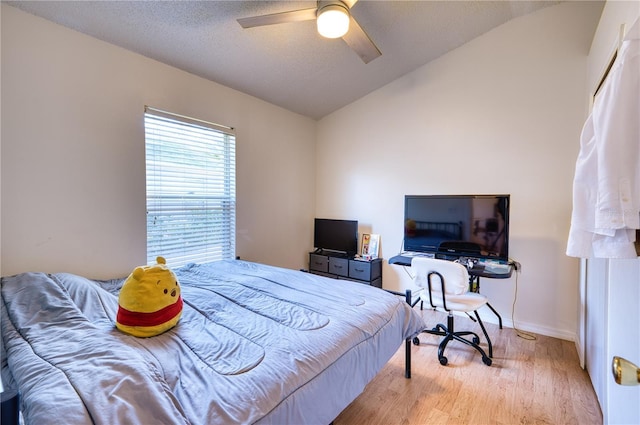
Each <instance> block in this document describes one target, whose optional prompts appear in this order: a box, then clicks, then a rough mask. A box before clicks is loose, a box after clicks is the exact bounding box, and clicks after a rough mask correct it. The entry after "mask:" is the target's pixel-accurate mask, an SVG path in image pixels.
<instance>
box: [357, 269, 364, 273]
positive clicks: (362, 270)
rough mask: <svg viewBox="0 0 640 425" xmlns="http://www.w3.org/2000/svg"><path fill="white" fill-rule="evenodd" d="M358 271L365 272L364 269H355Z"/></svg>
mask: <svg viewBox="0 0 640 425" xmlns="http://www.w3.org/2000/svg"><path fill="white" fill-rule="evenodd" d="M355 271H357V272H358V273H364V269H355Z"/></svg>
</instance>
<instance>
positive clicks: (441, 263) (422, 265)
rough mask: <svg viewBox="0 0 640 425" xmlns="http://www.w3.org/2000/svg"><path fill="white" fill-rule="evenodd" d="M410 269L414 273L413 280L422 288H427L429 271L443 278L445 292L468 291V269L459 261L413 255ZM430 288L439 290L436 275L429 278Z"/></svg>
mask: <svg viewBox="0 0 640 425" xmlns="http://www.w3.org/2000/svg"><path fill="white" fill-rule="evenodd" d="M411 271H412V273H413V275H414V278H413V281H414V282H415V284H416V285H417V286H420V287H422V288H427V289H428V288H429V281H428V276H429V273H432V272H437V273H439V274H440V275H441V276H442V277H443V278H444V286H445V293H447V294H454V295H460V294H464V293H466V292H469V271H468V270H467V268H466V267H465V266H463V265H462V264H460V263H454V262H453V261H447V260H438V259H435V258H426V257H413V259H412V260H411ZM431 290H432V291H437V292H441V285H440V279H438V278H437V277H435V278H432V280H431Z"/></svg>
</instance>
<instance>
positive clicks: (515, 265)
mask: <svg viewBox="0 0 640 425" xmlns="http://www.w3.org/2000/svg"><path fill="white" fill-rule="evenodd" d="M510 262H511V264H512V265H513V268H514V269H515V271H516V290H515V294H514V295H513V304H512V305H511V323H512V324H513V330H515V331H516V335H517V336H519V337H520V338H522V339H526V340H529V341H535V340H536V339H538V338H537V337H536V336H535V335H534V334H532V333H529V332H525V331H523V330H520V329H518V327H517V326H516V321H515V319H514V315H515V310H516V301H517V300H518V276H519V275H520V270H521V269H522V266H520V263H518V262H517V261H513V260H510Z"/></svg>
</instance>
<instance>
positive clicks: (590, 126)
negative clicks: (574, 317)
mask: <svg viewBox="0 0 640 425" xmlns="http://www.w3.org/2000/svg"><path fill="white" fill-rule="evenodd" d="M638 228H640V20H636V22H635V23H634V25H633V26H632V28H631V30H630V31H629V32H628V33H627V36H626V37H625V39H624V41H623V43H622V45H621V47H620V49H619V51H618V56H617V58H616V61H615V62H614V64H613V66H612V68H611V70H610V72H609V75H608V77H607V79H606V81H605V83H604V85H603V86H602V89H601V91H600V93H599V95H598V98H597V100H596V102H595V104H594V107H593V111H592V113H591V115H590V116H589V118H588V119H587V121H586V123H585V125H584V128H583V130H582V135H581V140H580V153H579V155H578V159H577V161H576V174H575V178H574V186H573V213H572V216H571V229H570V231H569V241H568V244H567V255H569V256H573V257H583V258H588V257H600V258H635V257H636V256H637V254H636V251H635V247H634V241H635V229H638Z"/></svg>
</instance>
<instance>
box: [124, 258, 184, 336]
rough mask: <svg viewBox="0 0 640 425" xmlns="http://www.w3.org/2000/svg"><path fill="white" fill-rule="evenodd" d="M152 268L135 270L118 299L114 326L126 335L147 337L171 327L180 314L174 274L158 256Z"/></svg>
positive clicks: (137, 268)
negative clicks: (156, 262)
mask: <svg viewBox="0 0 640 425" xmlns="http://www.w3.org/2000/svg"><path fill="white" fill-rule="evenodd" d="M157 261H158V264H156V265H154V266H143V267H136V269H135V270H134V271H133V273H131V274H130V275H129V277H128V278H127V280H126V281H125V282H124V285H122V289H121V290H120V295H119V297H118V315H117V317H116V327H117V328H118V329H120V330H121V331H123V332H126V333H128V334H131V335H134V336H139V337H150V336H154V335H158V334H161V333H163V332H165V331H167V330H169V329H171V328H172V327H174V326H175V325H176V324H177V323H178V320H180V316H181V315H182V297H181V296H180V284H179V283H178V278H177V277H176V275H175V274H174V273H173V272H172V271H171V269H169V268H168V267H167V266H166V265H165V263H166V262H165V259H164V258H162V257H158V259H157Z"/></svg>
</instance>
